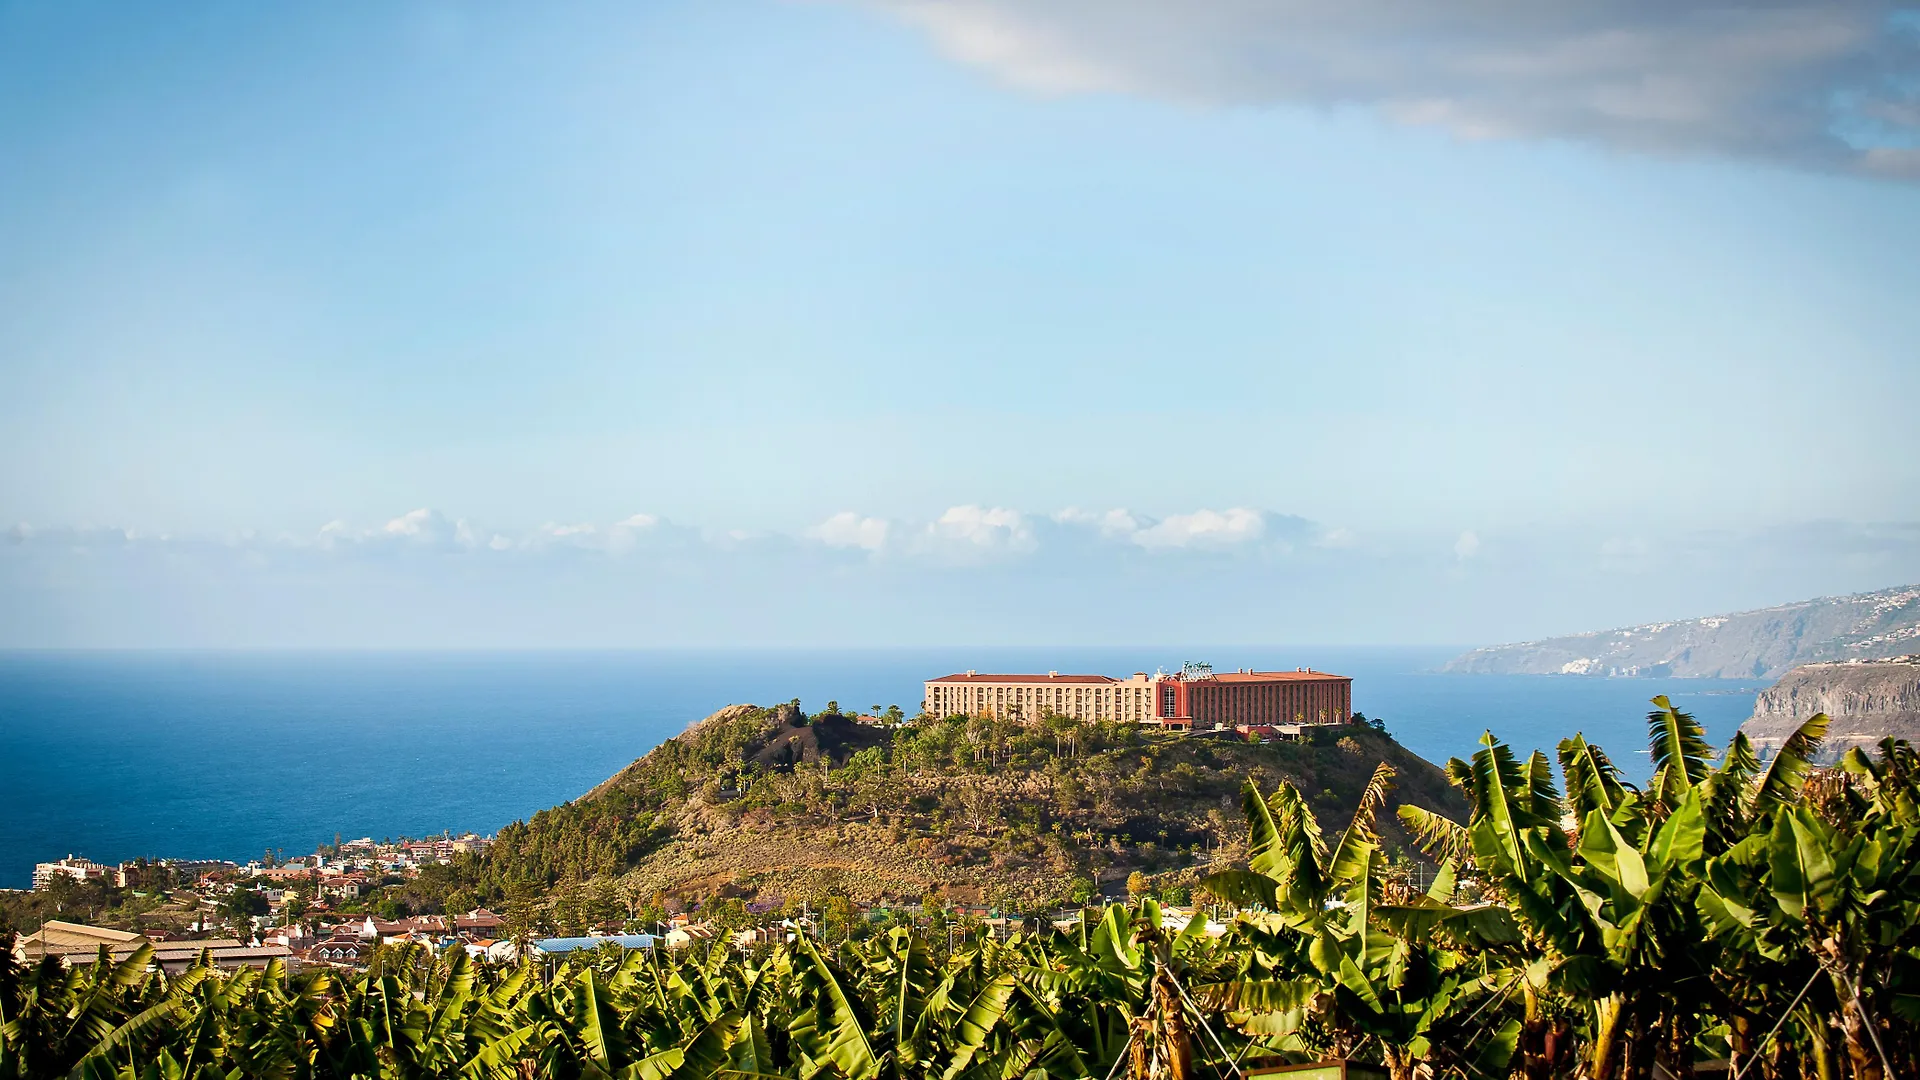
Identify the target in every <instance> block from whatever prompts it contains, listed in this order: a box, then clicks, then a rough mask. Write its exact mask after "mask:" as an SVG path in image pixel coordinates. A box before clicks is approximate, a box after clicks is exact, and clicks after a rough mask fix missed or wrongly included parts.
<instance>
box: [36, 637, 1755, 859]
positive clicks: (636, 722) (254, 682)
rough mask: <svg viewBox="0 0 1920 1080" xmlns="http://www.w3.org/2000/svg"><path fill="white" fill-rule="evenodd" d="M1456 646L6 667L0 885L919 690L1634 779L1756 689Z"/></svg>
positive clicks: (328, 828)
mask: <svg viewBox="0 0 1920 1080" xmlns="http://www.w3.org/2000/svg"><path fill="white" fill-rule="evenodd" d="M1459 651H1460V650H1458V649H1399V648H1374V649H1356V648H1311V647H1231V648H1207V649H1197V648H1195V649H1185V650H1167V649H1157V648H1138V649H1121V648H1103V649H1075V648H1063V649H1043V648H1019V649H1010V648H994V649H969V648H961V647H954V648H939V649H932V648H929V649H868V650H845V649H842V650H804V649H779V650H723V649H688V650H644V651H606V652H573V651H554V652H541V651H521V652H346V651H342V652H274V651H259V652H178V653H173V652H72V653H65V652H11V653H0V887H6V888H25V887H26V886H27V885H28V884H29V883H30V882H31V879H32V873H33V864H34V863H35V862H39V861H43V860H51V859H56V858H59V857H61V856H63V855H67V854H75V855H81V856H85V857H88V858H92V859H94V860H97V861H100V862H104V863H109V864H112V863H116V862H119V861H121V860H123V859H130V858H135V857H137V856H142V855H146V856H156V857H157V856H173V857H182V858H223V859H233V860H235V861H238V862H245V861H246V860H248V859H252V858H258V857H260V856H261V855H262V853H264V852H265V851H267V850H268V849H273V850H275V851H277V852H280V853H283V854H285V855H288V856H292V855H296V854H305V853H308V852H311V851H312V850H313V849H314V847H315V846H316V845H319V844H322V843H330V842H332V841H333V840H334V838H335V837H336V836H340V837H344V838H347V839H352V838H355V837H360V836H372V837H374V838H376V839H378V838H383V837H390V836H401V835H410V836H421V835H425V834H429V833H439V832H441V831H442V830H448V829H450V830H453V831H454V832H455V833H460V832H463V831H467V830H473V831H477V832H482V833H491V832H493V831H495V830H497V829H498V828H500V826H502V825H505V824H507V823H508V822H511V821H514V820H517V819H524V818H525V817H527V816H528V815H530V814H532V813H533V812H534V811H536V810H539V809H541V808H542V807H547V806H552V805H555V804H557V803H560V802H564V801H566V800H569V799H572V798H575V797H577V796H579V795H580V794H581V793H583V792H585V791H586V790H587V789H589V788H591V787H592V786H593V785H594V784H596V783H598V782H599V781H601V780H603V779H605V778H606V777H607V776H609V775H611V774H612V773H614V772H615V771H617V770H618V769H620V768H621V767H622V766H624V765H626V764H627V763H628V762H630V761H632V760H633V759H634V758H636V757H639V756H640V755H642V754H644V753H646V752H647V751H648V750H649V749H651V748H652V747H654V746H656V745H658V744H659V743H660V742H661V741H662V740H664V739H666V738H668V737H670V736H672V735H674V734H676V733H678V732H679V731H680V730H681V729H682V728H684V727H686V726H687V724H689V723H691V722H692V721H694V720H697V719H699V718H700V717H703V716H705V715H707V714H708V713H711V712H713V711H714V710H715V709H718V708H721V707H722V706H725V705H729V704H733V703H737V702H755V703H760V704H766V703H772V702H778V701H787V700H791V699H793V698H799V699H800V700H801V703H802V705H803V707H805V708H806V709H808V710H809V711H818V710H819V709H821V708H822V707H824V706H825V704H826V703H827V702H828V701H829V700H838V701H839V703H840V704H841V706H842V707H846V708H860V709H865V708H867V707H869V706H872V705H880V706H882V707H884V706H886V705H889V704H898V705H900V706H901V707H902V708H905V709H906V710H907V711H908V712H909V713H911V712H912V711H914V710H915V709H916V708H917V707H918V703H919V701H920V697H921V684H922V682H924V681H925V680H926V679H927V678H930V677H933V676H937V675H944V674H947V673H950V672H954V671H964V670H966V669H969V668H973V669H977V670H980V671H1048V670H1058V671H1076V672H1080V671H1084V672H1100V673H1105V674H1112V675H1126V674H1129V673H1131V672H1134V671H1153V670H1155V669H1156V668H1160V667H1167V668H1169V669H1176V668H1178V667H1179V665H1180V663H1181V662H1182V661H1184V660H1210V661H1212V662H1213V663H1214V665H1215V666H1216V667H1218V668H1222V669H1231V668H1236V667H1256V668H1262V669H1291V668H1295V667H1299V666H1302V665H1305V666H1311V667H1313V668H1315V669H1316V670H1322V671H1334V672H1338V673H1340V674H1343V675H1351V676H1352V677H1353V679H1354V707H1355V708H1356V709H1358V710H1360V711H1362V712H1365V713H1366V714H1367V715H1368V716H1377V717H1380V718H1383V719H1384V720H1385V722H1386V725H1387V728H1388V730H1389V731H1391V732H1392V733H1393V734H1394V735H1395V736H1396V737H1397V738H1399V739H1400V740H1401V741H1402V742H1403V743H1405V744H1406V745H1407V746H1408V747H1410V748H1411V749H1412V750H1414V751H1415V752H1416V753H1419V754H1421V755H1423V756H1425V757H1427V758H1429V759H1431V760H1434V761H1436V762H1438V761H1444V760H1445V759H1446V758H1448V757H1450V756H1453V755H1460V756H1466V755H1468V754H1470V753H1471V752H1472V751H1473V749H1474V747H1475V744H1476V740H1477V739H1478V738H1479V736H1480V733H1481V732H1482V731H1483V730H1486V729H1489V728H1491V729H1492V730H1493V731H1494V732H1495V733H1496V734H1498V735H1500V736H1501V737H1503V738H1505V739H1506V740H1507V741H1508V742H1510V743H1513V744H1514V745H1515V746H1516V748H1517V749H1519V750H1520V751H1521V752H1523V753H1524V752H1526V751H1528V750H1531V749H1532V748H1534V747H1536V746H1537V747H1542V748H1545V749H1548V750H1549V752H1550V751H1551V748H1552V746H1553V744H1554V743H1555V742H1557V741H1558V740H1559V739H1560V738H1562V737H1563V736H1565V735H1568V734H1571V733H1573V732H1575V731H1583V732H1585V733H1586V735H1587V737H1588V739H1589V740H1592V741H1596V742H1599V743H1601V744H1602V745H1604V746H1605V747H1606V748H1607V749H1608V750H1610V751H1611V752H1612V753H1613V756H1614V758H1615V760H1616V761H1618V762H1619V763H1620V764H1621V765H1622V766H1623V768H1625V769H1627V770H1628V771H1629V772H1632V773H1634V774H1636V775H1640V774H1644V773H1645V772H1646V771H1647V767H1646V755H1645V753H1644V747H1645V746H1646V728H1645V720H1644V717H1645V714H1646V712H1647V709H1648V705H1647V699H1649V698H1651V697H1653V696H1654V695H1656V694H1667V695H1669V696H1670V697H1672V698H1673V700H1674V701H1675V703H1676V704H1678V705H1680V706H1681V707H1682V708H1685V709H1687V710H1689V711H1691V712H1693V713H1694V714H1695V715H1697V716H1699V717H1700V718H1701V719H1702V720H1703V721H1704V722H1705V723H1706V725H1707V730H1708V737H1709V739H1710V740H1712V741H1714V742H1715V743H1716V745H1718V744H1721V743H1724V741H1725V740H1726V739H1727V738H1729V737H1731V736H1732V734H1733V731H1734V729H1735V728H1736V727H1738V726H1739V724H1740V722H1741V721H1742V720H1744V719H1745V718H1746V717H1747V715H1748V714H1749V713H1750V712H1751V711H1752V708H1753V698H1754V695H1755V693H1757V692H1758V691H1759V690H1760V689H1761V687H1762V686H1763V685H1764V684H1762V683H1759V682H1732V681H1721V680H1705V679H1585V678H1570V677H1553V676H1494V675H1446V674H1440V673H1438V672H1436V671H1435V670H1434V669H1435V668H1436V667H1438V666H1439V665H1440V664H1442V663H1444V662H1445V661H1446V660H1447V659H1448V658H1449V657H1450V656H1453V655H1456V654H1457V653H1458V652H1459Z"/></svg>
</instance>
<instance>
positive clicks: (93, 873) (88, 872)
mask: <svg viewBox="0 0 1920 1080" xmlns="http://www.w3.org/2000/svg"><path fill="white" fill-rule="evenodd" d="M63 877H65V878H71V879H73V880H74V881H83V882H84V881H112V880H114V870H113V867H111V866H102V865H100V864H99V863H97V862H94V861H93V860H91V859H82V858H79V857H77V856H74V855H68V856H67V857H66V858H64V859H55V860H54V861H53V862H43V863H35V864H34V865H33V887H34V888H35V889H36V890H38V889H45V888H46V887H47V886H49V885H52V884H53V882H54V880H55V879H57V878H63Z"/></svg>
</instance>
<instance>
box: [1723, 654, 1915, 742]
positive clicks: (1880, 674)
mask: <svg viewBox="0 0 1920 1080" xmlns="http://www.w3.org/2000/svg"><path fill="white" fill-rule="evenodd" d="M1815 713H1826V714H1827V716H1828V717H1830V718H1831V719H1832V721H1833V724H1832V726H1831V727H1829V728H1828V729H1827V740H1826V742H1825V743H1824V744H1823V746H1822V748H1821V749H1822V752H1821V757H1822V759H1823V760H1826V761H1828V762H1831V761H1833V760H1835V759H1837V758H1839V757H1840V755H1841V754H1844V753H1846V752H1847V749H1848V748H1849V747H1854V746H1859V747H1868V748H1870V747H1872V746H1873V745H1874V744H1876V743H1878V742H1879V741H1880V740H1881V739H1884V738H1886V737H1887V736H1889V735H1891V736H1893V737H1895V738H1900V739H1906V740H1908V741H1909V742H1920V655H1910V656H1899V657H1893V658H1891V659H1887V660H1875V661H1859V660H1850V661H1843V662H1840V663H1831V664H1808V665H1806V666H1804V667H1797V668H1794V669H1793V670H1792V671H1790V672H1788V673H1787V675H1786V677H1785V678H1783V679H1781V680H1780V681H1779V682H1777V683H1774V684H1773V685H1772V686H1770V687H1768V688H1767V689H1765V690H1764V691H1762V692H1761V693H1760V696H1759V697H1758V698H1756V699H1755V700H1754V703H1753V718H1752V719H1750V720H1748V721H1747V722H1746V723H1744V724H1742V725H1740V730H1741V731H1744V732H1746V733H1747V738H1749V739H1751V740H1753V744H1754V748H1755V749H1757V750H1759V751H1760V752H1761V753H1762V754H1766V753H1768V752H1770V751H1772V750H1777V749H1779V747H1780V743H1781V742H1782V740H1784V739H1785V738H1786V737H1787V736H1788V735H1791V734H1793V730H1794V728H1796V727H1798V726H1800V724H1801V722H1803V721H1805V720H1806V718H1807V717H1809V716H1812V715H1813V714H1815Z"/></svg>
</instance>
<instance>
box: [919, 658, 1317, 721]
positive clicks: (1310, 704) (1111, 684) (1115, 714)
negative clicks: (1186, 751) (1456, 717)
mask: <svg viewBox="0 0 1920 1080" xmlns="http://www.w3.org/2000/svg"><path fill="white" fill-rule="evenodd" d="M926 693H927V696H926V700H925V701H924V702H922V703H921V704H922V708H924V709H925V710H926V711H927V712H928V713H930V714H931V715H934V716H956V715H957V716H993V717H1001V718H1007V719H1015V720H1038V719H1040V718H1041V717H1044V716H1048V715H1056V716H1070V717H1072V718H1074V719H1076V720H1119V721H1129V722H1132V723H1137V724H1158V725H1161V726H1162V727H1166V728H1172V729H1178V730H1190V731H1210V730H1213V729H1215V728H1223V727H1263V728H1264V727H1273V728H1279V727H1291V726H1295V725H1304V724H1344V723H1346V722H1347V720H1348V719H1349V718H1350V717H1351V716H1352V715H1353V680H1352V679H1350V678H1348V677H1346V676H1344V675H1329V674H1327V673H1326V672H1324V671H1314V670H1313V669H1311V668H1300V669H1298V670H1295V671H1254V670H1252V669H1250V668H1249V669H1243V670H1238V671H1230V672H1219V673H1215V672H1214V670H1213V668H1212V667H1211V666H1210V665H1207V664H1187V665H1185V666H1184V667H1183V668H1181V670H1180V671H1178V672H1174V673H1171V674H1169V673H1167V672H1160V673H1158V674H1155V675H1148V674H1147V673H1145V672H1135V673H1134V675H1133V676H1132V677H1131V678H1127V679H1115V678H1112V677H1110V676H1107V675H1062V674H1060V673H1059V672H1057V671H1050V672H1048V673H1047V674H1045V675H982V674H980V673H979V672H977V671H969V672H966V673H964V674H958V675H947V676H944V677H942V678H938V679H930V680H928V682H927V685H926Z"/></svg>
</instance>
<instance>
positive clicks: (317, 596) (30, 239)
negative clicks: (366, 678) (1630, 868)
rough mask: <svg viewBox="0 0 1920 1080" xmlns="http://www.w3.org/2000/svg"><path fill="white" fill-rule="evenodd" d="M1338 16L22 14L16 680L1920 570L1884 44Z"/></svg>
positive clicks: (1814, 11) (1593, 603)
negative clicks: (151, 667) (111, 648)
mask: <svg viewBox="0 0 1920 1080" xmlns="http://www.w3.org/2000/svg"><path fill="white" fill-rule="evenodd" d="M1316 7H1317V5H1314V4H1304V5H1302V4H1295V5H1271V4H1263V3H1254V2H1250V0H1222V2H1220V3H1216V4H1207V5H1160V4H1150V3H1144V2H1135V0H1114V2H1112V3H1108V4H1102V5H1095V4H1086V3H1075V2H1072V0H1043V2H1036V3H1032V4H1022V5H1014V4H1002V3H997V2H994V0H959V2H954V3H947V4H931V3H919V2H914V0H901V2H894V3H872V4H861V3H845V4H834V3H736V2H731V0H726V2H721V0H702V2H700V3H654V4H647V5H616V4H604V5H594V4H581V5H571V6H568V7H567V8H566V9H565V10H563V11H537V12H536V11H533V10H531V9H528V10H515V9H508V8H488V9H483V8H478V7H473V6H458V5H432V4H418V5H406V6H401V5H374V4H364V5H352V4H349V5H329V6H327V7H325V8H312V9H291V8H284V7H261V6H258V5H240V4H230V5H216V4H207V5H197V6H194V7H191V8H185V9H183V8H172V9H169V10H166V11H161V10H159V9H148V10H141V9H129V8H126V7H123V6H109V5H90V4H4V3H0V521H6V522H18V523H19V524H18V525H16V526H15V527H13V528H12V529H11V531H10V532H9V533H8V534H7V540H6V542H5V543H4V544H0V610H4V611H5V612H6V614H0V644H6V645H28V646H33V645H100V644H133V645H175V644H180V645H200V644H213V645H219V644H381V645H388V644H399V645H408V644H411V645H436V644H666V643H674V642H683V641H684V642H688V643H693V642H698V643H703V644H704V643H715V642H719V643H725V642H732V641H739V642H742V643H748V642H751V643H754V644H762V643H767V642H769V641H782V640H793V641H809V642H822V641H825V642H847V643H854V642H860V643H873V642H885V641H902V642H906V641H916V642H924V641H934V642H948V641H971V640H979V641H983V642H986V641H991V642H1021V643H1024V642H1036V641H1054V640H1058V641H1087V642H1090V643H1091V642H1103V641H1114V640H1119V641H1129V642H1159V641H1168V642H1173V641H1183V640H1184V641H1195V640H1197V641H1208V642H1212V641H1230V640H1234V641H1237V640H1248V641H1336V640H1337V641H1341V642H1366V641H1380V642H1387V641H1391V642H1435V641H1438V642H1448V643H1451V642H1460V643H1478V642H1481V641H1485V640H1500V639H1505V638H1511V637H1521V636H1527V635H1530V634H1534V633H1550V632H1557V631H1565V630H1575V629H1581V628H1585V627H1588V626H1600V625H1608V624H1611V623H1615V622H1633V621H1640V620H1642V619H1651V618H1660V617H1670V616H1677V615H1687V614H1702V613H1705V612H1708V611H1713V610H1720V609H1723V608H1730V607H1743V606H1757V605H1761V604H1765V603H1771V602H1776V601H1784V600H1790V599H1796V598H1799V597H1801V596H1803V595H1812V594H1815V593H1821V592H1838V591H1848V590H1853V589H1867V588H1874V587H1879V586H1884V585H1889V584H1895V583H1900V582H1906V581H1912V580H1916V579H1920V524H1916V522H1920V513H1916V508H1917V507H1920V434H1917V432H1920V425H1916V424H1915V423H1914V422H1913V417H1914V403H1915V402H1916V401H1920V346H1917V345H1916V342H1920V303H1916V302H1915V300H1914V297H1916V296H1920V183H1916V182H1915V177H1920V169H1917V168H1916V166H1915V162H1916V156H1915V155H1916V154H1920V150H1916V149H1915V146H1916V139H1915V133H1916V132H1920V89H1917V87H1920V60H1916V56H1917V55H1920V53H1916V48H1915V37H1916V22H1915V20H1914V19H1913V17H1912V15H1911V14H1910V13H1902V12H1901V11H1899V10H1898V9H1895V8H1889V7H1885V6H1879V5H1850V4H1820V5H1815V4H1807V5H1803V6H1800V7H1795V6H1793V5H1791V4H1787V5H1770V6H1768V7H1767V8H1765V9H1756V10H1754V11H1753V12H1744V13H1743V12H1742V11H1740V10H1739V9H1714V11H1713V12H1695V11H1694V10H1693V9H1686V8H1679V7H1674V6H1671V5H1668V6H1659V7H1653V6H1646V5H1636V4H1618V5H1590V6H1587V7H1585V8H1582V9H1581V12H1580V13H1578V15H1577V17H1576V16H1575V15H1553V14H1550V13H1549V14H1539V15H1536V16H1535V17H1534V18H1533V20H1532V21H1528V20H1519V21H1515V20H1512V19H1508V18H1504V17H1499V16H1498V13H1496V12H1492V9H1491V8H1488V7H1486V6H1484V5H1481V4H1478V3H1457V4H1442V5H1433V6H1431V8H1430V9H1423V11H1422V13H1421V14H1420V15H1419V16H1418V17H1417V18H1416V17H1413V16H1409V15H1408V14H1407V13H1406V12H1404V11H1397V10H1396V9H1395V8H1393V6H1391V5H1385V6H1382V5H1373V4H1359V5H1354V4H1345V5H1337V6H1329V7H1327V8H1326V10H1324V11H1319V12H1316ZM622 523H625V524H622ZM1119 595H1124V596H1126V597H1129V598H1131V602H1128V603H1116V599H1117V597H1118V596H1119ZM1035 596H1045V597H1046V598H1047V599H1048V605H1049V606H1048V607H1047V608H1046V609H1045V611H1044V613H1042V612H1041V611H1040V610H1038V609H1035V608H1033V607H1031V606H1030V605H1029V604H1028V602H1027V601H1028V599H1029V598H1032V597H1035ZM1196 602H1199V608H1198V609H1196V608H1195V607H1194V604H1195V603H1196ZM756 607H759V608H765V609H768V610H772V611H787V612H792V613H794V618H793V619H792V620H791V625H789V624H786V623H781V622H780V621H779V620H771V621H769V620H759V621H753V620H745V621H743V620H741V619H740V618H738V617H737V613H739V612H742V611H747V610H752V609H755V608H756ZM1156 608H1157V609H1158V612H1157V613H1156ZM1173 609H1178V610H1180V611H1183V612H1186V614H1182V615H1179V616H1177V617H1175V616H1171V615H1168V614H1167V612H1168V611H1169V610H1173Z"/></svg>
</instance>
